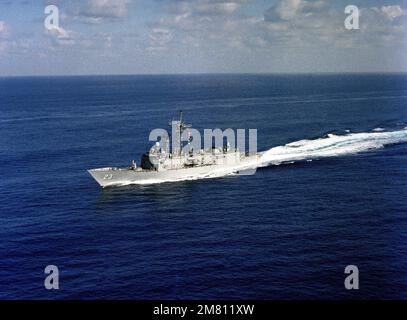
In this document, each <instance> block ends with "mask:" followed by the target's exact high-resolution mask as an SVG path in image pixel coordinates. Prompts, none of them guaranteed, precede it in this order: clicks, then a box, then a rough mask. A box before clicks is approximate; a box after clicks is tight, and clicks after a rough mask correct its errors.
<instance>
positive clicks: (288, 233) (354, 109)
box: [0, 74, 407, 299]
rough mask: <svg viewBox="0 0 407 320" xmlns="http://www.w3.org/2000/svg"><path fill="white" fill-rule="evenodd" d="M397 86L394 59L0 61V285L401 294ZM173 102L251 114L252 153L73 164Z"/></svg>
mask: <svg viewBox="0 0 407 320" xmlns="http://www.w3.org/2000/svg"><path fill="white" fill-rule="evenodd" d="M406 103H407V75H405V74H394V75H391V74H387V75H381V74H365V75H357V74H355V75H334V74H332V75H191V76H181V75H179V76H103V77H102V76H100V77H55V78H1V79H0V166H1V169H2V170H1V179H0V203H1V207H0V208H1V210H0V298H1V299H18V298H20V299H21V298H23V299H40V298H43V299H318V298H323V299H342V298H346V299H366V298H373V299H377V298H384V299H400V298H401V299H405V298H407V202H406V199H407V167H406V164H407V131H406V126H407V109H406V107H407V104H406ZM180 109H182V110H183V111H184V116H185V118H186V119H187V121H188V122H190V123H192V124H193V126H194V128H197V129H199V130H202V129H203V128H223V129H225V128H229V127H230V128H236V129H237V128H247V129H249V128H256V129H258V149H259V150H262V151H267V152H266V156H267V161H266V163H264V164H263V166H262V167H261V168H259V169H258V170H257V172H256V174H255V175H252V176H227V177H222V178H216V179H198V180H194V181H180V182H176V183H160V184H154V185H133V186H124V187H119V188H108V189H101V188H100V187H99V186H98V185H97V184H96V182H95V181H94V180H93V179H92V178H91V176H90V175H89V174H88V173H87V171H86V170H87V169H90V168H97V167H105V166H113V165H114V166H128V165H130V162H131V160H132V159H137V160H139V156H140V155H141V154H142V153H143V152H144V151H146V150H147V148H149V147H150V146H151V142H148V134H149V132H150V130H151V129H153V128H166V126H167V124H168V121H169V120H170V119H172V118H176V117H177V115H178V110H180ZM47 265H56V266H58V268H59V271H60V280H59V284H60V289H59V290H46V289H45V288H44V279H45V275H44V268H45V266H47ZM347 265H356V266H358V268H359V273H360V289H359V290H352V291H349V290H346V289H345V287H344V279H345V277H346V275H345V274H344V269H345V267H346V266H347Z"/></svg>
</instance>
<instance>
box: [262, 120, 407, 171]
mask: <svg viewBox="0 0 407 320" xmlns="http://www.w3.org/2000/svg"><path fill="white" fill-rule="evenodd" d="M403 142H407V130H406V128H404V129H402V130H397V131H387V132H386V131H382V130H380V131H379V130H374V131H373V132H366V133H348V134H345V135H336V134H328V135H327V136H326V137H324V138H318V139H313V140H307V139H306V140H299V141H296V142H292V143H289V144H286V145H284V146H278V147H274V148H271V149H269V150H267V151H266V152H265V153H264V154H263V156H262V158H261V164H260V165H261V166H264V165H269V164H274V165H278V164H281V163H287V162H295V161H300V160H313V159H318V158H324V157H335V156H342V155H348V154H356V153H359V152H363V151H369V150H373V149H379V148H383V147H384V146H386V145H390V144H396V143H403Z"/></svg>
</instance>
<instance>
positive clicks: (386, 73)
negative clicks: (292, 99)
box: [0, 71, 407, 78]
mask: <svg viewBox="0 0 407 320" xmlns="http://www.w3.org/2000/svg"><path fill="white" fill-rule="evenodd" d="M369 74H371V75H373V74H377V75H391V74H393V75H395V74H400V75H402V74H407V71H317V72H312V71H311V72H190V73H106V74H55V75H46V74H44V75H0V78H68V77H72V78H74V77H126V76H200V75H201V76H205V75H259V76H261V75H369Z"/></svg>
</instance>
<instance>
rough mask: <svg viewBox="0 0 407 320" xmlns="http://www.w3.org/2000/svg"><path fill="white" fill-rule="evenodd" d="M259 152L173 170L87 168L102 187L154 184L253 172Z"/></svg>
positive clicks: (258, 158) (259, 155)
mask: <svg viewBox="0 0 407 320" xmlns="http://www.w3.org/2000/svg"><path fill="white" fill-rule="evenodd" d="M260 158H261V154H260V153H259V154H257V155H253V156H248V157H245V158H243V159H241V161H240V163H238V164H234V165H230V164H215V165H205V166H196V167H188V168H182V169H174V170H164V171H155V170H144V169H137V170H133V169H131V168H100V169H91V170H88V172H89V173H90V175H91V176H92V177H93V178H94V179H95V180H96V181H97V183H99V185H100V186H102V187H103V188H105V187H110V186H123V185H130V184H154V183H163V182H176V181H183V180H195V179H204V178H216V177H222V176H227V175H230V174H236V173H240V174H254V172H255V168H256V167H257V165H258V163H259V160H260Z"/></svg>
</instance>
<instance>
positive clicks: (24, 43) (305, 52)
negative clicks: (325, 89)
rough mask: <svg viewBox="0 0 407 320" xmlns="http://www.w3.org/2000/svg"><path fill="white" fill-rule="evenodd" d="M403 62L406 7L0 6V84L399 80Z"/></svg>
mask: <svg viewBox="0 0 407 320" xmlns="http://www.w3.org/2000/svg"><path fill="white" fill-rule="evenodd" d="M50 4H53V5H56V6H57V7H58V11H59V25H58V26H55V25H54V27H53V28H51V29H49V28H48V29H47V28H46V27H45V25H44V20H45V19H46V17H47V14H45V13H44V9H45V7H46V6H47V5H50ZM348 5H355V6H357V7H358V9H359V13H360V17H359V29H355V30H348V29H346V28H345V25H344V21H345V19H346V17H347V16H348V15H347V14H345V12H344V11H345V7H346V6H348ZM406 53H407V0H53V1H47V0H0V76H27V75H93V74H95V75H99V74H185V73H304V72H305V73H313V72H317V73H320V72H407V54H406Z"/></svg>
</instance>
